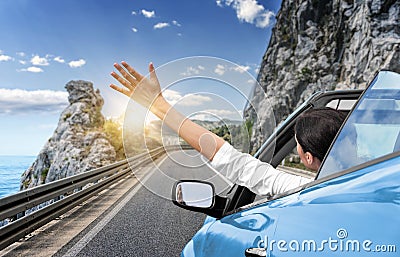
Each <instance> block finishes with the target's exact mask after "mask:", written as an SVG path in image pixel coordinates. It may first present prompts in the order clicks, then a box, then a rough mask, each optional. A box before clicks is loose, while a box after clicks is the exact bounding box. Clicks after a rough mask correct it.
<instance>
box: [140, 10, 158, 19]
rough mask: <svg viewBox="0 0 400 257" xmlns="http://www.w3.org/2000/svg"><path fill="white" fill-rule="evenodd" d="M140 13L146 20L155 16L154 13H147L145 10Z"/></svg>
mask: <svg viewBox="0 0 400 257" xmlns="http://www.w3.org/2000/svg"><path fill="white" fill-rule="evenodd" d="M141 12H142V14H143V16H144V17H146V18H154V17H155V15H156V14H155V12H154V11H147V10H145V9H142V10H141Z"/></svg>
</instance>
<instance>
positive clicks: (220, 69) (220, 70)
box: [214, 64, 225, 76]
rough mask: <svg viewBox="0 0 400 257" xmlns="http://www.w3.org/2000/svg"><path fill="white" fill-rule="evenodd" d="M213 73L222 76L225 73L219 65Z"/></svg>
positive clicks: (223, 68)
mask: <svg viewBox="0 0 400 257" xmlns="http://www.w3.org/2000/svg"><path fill="white" fill-rule="evenodd" d="M214 72H215V73H217V74H218V75H220V76H222V75H224V73H225V67H224V66H223V65H221V64H217V67H216V68H215V70H214Z"/></svg>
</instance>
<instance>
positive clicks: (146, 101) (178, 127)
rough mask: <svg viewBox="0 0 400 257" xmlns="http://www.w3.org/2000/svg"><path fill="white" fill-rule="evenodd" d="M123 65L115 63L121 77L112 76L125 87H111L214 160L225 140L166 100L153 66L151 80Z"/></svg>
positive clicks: (151, 65) (115, 74)
mask: <svg viewBox="0 0 400 257" xmlns="http://www.w3.org/2000/svg"><path fill="white" fill-rule="evenodd" d="M121 64H122V66H121V65H119V64H117V63H115V64H114V67H115V68H116V69H117V70H118V72H119V73H120V74H117V73H116V72H112V73H111V76H113V77H114V78H115V79H116V80H117V81H118V82H119V83H120V84H121V85H122V87H121V86H116V85H115V84H111V85H110V87H111V88H113V89H114V90H116V91H118V92H120V93H122V94H124V95H126V96H128V97H130V98H132V99H133V100H134V101H136V102H138V103H139V104H141V105H142V106H144V107H145V108H147V109H149V110H150V111H151V112H152V113H154V114H155V115H156V116H157V117H158V118H160V119H161V120H163V121H164V122H165V124H166V125H167V126H168V127H170V128H171V129H172V130H174V131H175V132H177V133H178V135H179V136H180V137H181V138H183V139H184V140H185V141H186V142H187V143H188V144H189V145H191V146H192V147H193V148H194V149H196V150H197V151H199V152H200V153H201V154H203V155H204V156H205V157H206V158H207V159H209V160H210V161H211V160H212V159H213V157H214V155H215V153H216V152H218V150H219V149H220V148H221V146H222V145H223V144H224V142H225V141H224V140H223V139H222V138H220V137H219V136H217V135H216V134H214V133H212V132H210V131H208V130H207V129H205V128H203V127H201V126H200V125H198V124H196V123H194V122H192V121H191V120H190V119H189V118H187V117H185V116H184V115H182V114H181V113H179V112H178V111H177V110H176V109H175V108H174V107H173V106H171V105H170V104H169V103H168V102H167V101H166V100H165V98H164V97H163V95H162V91H161V87H160V83H159V81H158V78H157V75H156V72H155V70H154V66H153V64H152V63H150V64H149V72H150V76H149V78H147V77H144V76H142V75H141V74H140V73H138V72H137V71H136V70H135V69H133V68H132V67H131V66H129V65H128V64H127V63H126V62H121ZM124 68H125V69H124Z"/></svg>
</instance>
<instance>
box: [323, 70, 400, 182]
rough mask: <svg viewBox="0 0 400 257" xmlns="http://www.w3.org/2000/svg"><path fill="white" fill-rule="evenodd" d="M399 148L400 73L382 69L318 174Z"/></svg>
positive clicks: (330, 171) (347, 166)
mask: <svg viewBox="0 0 400 257" xmlns="http://www.w3.org/2000/svg"><path fill="white" fill-rule="evenodd" d="M399 150H400V74H397V73H394V72H390V71H381V72H380V73H379V74H378V75H377V76H376V77H375V79H374V81H373V82H372V83H371V85H370V87H369V88H368V89H367V91H366V92H365V93H364V95H363V96H362V98H361V99H360V101H359V102H358V104H357V106H356V107H355V109H354V111H353V112H352V113H351V115H350V117H349V119H348V120H347V122H346V124H345V125H344V127H343V129H342V130H341V132H340V134H339V136H338V138H337V139H336V141H335V143H334V145H333V146H332V148H331V150H330V152H329V154H328V156H327V157H326V160H325V161H324V163H323V165H322V168H321V170H320V173H319V176H318V178H322V177H326V176H328V175H330V174H333V173H336V172H338V171H342V170H345V169H348V168H351V167H353V166H355V165H358V164H361V163H364V162H367V161H370V160H373V159H376V158H378V157H381V156H384V155H387V154H390V153H393V152H396V151H399Z"/></svg>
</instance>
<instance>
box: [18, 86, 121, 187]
mask: <svg viewBox="0 0 400 257" xmlns="http://www.w3.org/2000/svg"><path fill="white" fill-rule="evenodd" d="M65 88H66V89H67V91H68V93H69V97H68V101H69V103H70V105H69V106H68V107H67V108H66V109H65V110H64V111H63V112H62V113H61V116H60V119H59V122H58V126H57V129H56V130H55V132H54V134H53V136H52V137H51V138H50V139H49V140H48V142H47V143H46V144H45V146H44V147H43V149H42V150H41V151H40V153H39V155H38V157H37V159H36V161H35V162H34V163H33V164H32V166H31V167H30V168H29V169H27V170H26V171H25V172H24V173H23V174H22V177H21V185H20V189H21V190H23V189H27V188H31V187H34V186H36V185H40V184H44V183H48V182H51V181H54V180H57V179H61V178H65V177H68V176H71V175H75V174H78V173H82V172H85V171H89V170H91V169H94V168H97V167H101V166H104V165H107V164H110V163H112V162H114V161H115V158H116V157H115V156H116V154H115V150H114V148H113V147H112V146H111V145H110V143H109V141H108V140H107V138H106V136H105V134H104V133H103V132H102V128H103V124H104V118H103V116H102V114H101V112H100V111H101V108H102V106H103V104H104V100H103V98H102V97H101V96H100V92H99V90H94V89H93V85H92V83H90V82H86V81H70V82H68V83H67V85H66V86H65Z"/></svg>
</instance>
